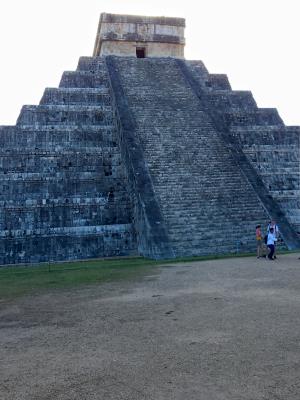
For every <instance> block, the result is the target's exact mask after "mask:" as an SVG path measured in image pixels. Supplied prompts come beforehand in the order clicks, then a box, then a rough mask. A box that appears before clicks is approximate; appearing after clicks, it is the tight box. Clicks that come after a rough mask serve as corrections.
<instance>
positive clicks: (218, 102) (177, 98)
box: [0, 14, 300, 265]
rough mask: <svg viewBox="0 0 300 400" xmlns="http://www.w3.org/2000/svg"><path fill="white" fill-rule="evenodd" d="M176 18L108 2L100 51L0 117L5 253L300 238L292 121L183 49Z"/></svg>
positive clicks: (168, 249) (299, 244)
mask: <svg viewBox="0 0 300 400" xmlns="http://www.w3.org/2000/svg"><path fill="white" fill-rule="evenodd" d="M184 27H185V21H184V19H182V18H167V17H143V16H128V15H115V14H102V15H101V17H100V22H99V27H98V31H97V35H96V41H95V46H94V53H93V56H91V57H81V58H80V59H79V62H78V66H77V69H76V70H75V71H66V72H64V73H63V75H62V78H61V81H60V84H59V87H58V88H46V89H45V92H44V94H43V95H42V98H41V101H40V104H39V105H25V106H23V108H22V110H21V112H20V115H19V118H18V120H17V123H16V125H15V126H1V127H0V143H1V150H0V160H1V161H0V187H1V191H0V264H2V265H5V264H17V263H29V262H30V263H31V262H42V261H58V260H76V259H87V258H97V257H110V256H122V255H138V254H139V255H143V256H145V257H150V258H155V259H168V258H174V257H185V256H196V255H206V254H224V253H235V252H236V251H245V252H248V251H254V250H255V247H256V242H255V226H256V225H257V224H259V223H260V224H262V225H263V226H264V225H265V224H266V223H267V222H268V221H269V220H270V219H275V220H276V221H277V223H278V225H279V227H280V231H281V237H282V239H283V244H282V245H283V246H285V247H287V248H289V249H296V248H300V241H299V234H298V233H299V232H300V201H299V194H300V187H299V182H300V180H299V175H300V171H299V161H300V146H299V144H300V143H299V137H300V127H294V126H292V127H290V126H286V125H285V124H284V122H283V121H282V119H281V117H280V116H279V114H278V112H277V110H276V109H267V108H258V107H257V105H256V102H255V100H254V98H253V96H252V94H251V92H250V91H236V90H232V89H231V86H230V83H229V81H228V78H227V76H226V75H223V74H212V73H209V71H208V70H207V69H206V67H205V65H204V63H203V62H202V61H195V60H193V61H190V60H186V59H185V58H184V44H185V39H184Z"/></svg>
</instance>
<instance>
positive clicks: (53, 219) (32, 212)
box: [0, 199, 132, 234]
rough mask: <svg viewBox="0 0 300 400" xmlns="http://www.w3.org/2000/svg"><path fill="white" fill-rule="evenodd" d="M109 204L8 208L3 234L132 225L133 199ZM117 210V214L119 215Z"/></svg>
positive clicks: (0, 218) (0, 220) (0, 219)
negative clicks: (6, 232)
mask: <svg viewBox="0 0 300 400" xmlns="http://www.w3.org/2000/svg"><path fill="white" fill-rule="evenodd" d="M118 200H119V202H118V204H116V202H111V201H108V202H107V204H105V205H94V206H92V205H90V204H86V205H74V204H72V205H70V204H63V205H57V204H56V205H55V207H53V206H49V205H42V206H39V207H36V208H33V207H22V208H21V207H20V208H16V207H14V208H13V207H5V208H3V209H2V210H1V214H0V231H11V230H18V231H19V230H26V231H28V230H30V231H33V234H34V231H35V230H37V229H49V228H51V229H52V228H55V227H82V226H92V225H109V224H127V223H131V220H132V215H131V204H130V202H129V199H124V200H122V199H118ZM116 207H117V211H116Z"/></svg>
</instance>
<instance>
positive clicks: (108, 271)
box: [0, 258, 156, 300]
mask: <svg viewBox="0 0 300 400" xmlns="http://www.w3.org/2000/svg"><path fill="white" fill-rule="evenodd" d="M155 264H156V262H155V261H152V260H147V259H143V258H129V259H109V260H91V261H82V262H72V263H57V264H51V265H48V264H40V265H37V266H28V267H27V266H19V267H4V268H1V269H0V300H4V299H9V298H14V297H18V296H22V295H26V294H32V293H37V292H41V291H42V290H47V289H59V288H71V287H77V286H79V285H92V284H99V283H101V282H109V281H118V280H122V279H127V280H128V279H134V278H137V277H139V276H143V275H145V274H146V273H148V272H150V271H151V269H152V268H153V266H154V265H155ZM49 267H50V268H49Z"/></svg>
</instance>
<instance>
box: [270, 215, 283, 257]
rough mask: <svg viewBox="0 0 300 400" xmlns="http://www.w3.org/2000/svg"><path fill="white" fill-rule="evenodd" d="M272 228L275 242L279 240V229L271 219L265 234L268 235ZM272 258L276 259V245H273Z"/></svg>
mask: <svg viewBox="0 0 300 400" xmlns="http://www.w3.org/2000/svg"><path fill="white" fill-rule="evenodd" d="M271 228H273V233H274V235H275V237H276V240H278V238H279V234H280V232H279V228H278V225H277V224H276V221H275V220H274V219H273V220H272V221H270V222H269V225H268V228H267V234H269V233H270V229H271ZM273 258H276V245H275V243H274V254H273Z"/></svg>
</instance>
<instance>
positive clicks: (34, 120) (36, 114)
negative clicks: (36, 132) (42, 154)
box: [17, 105, 114, 127]
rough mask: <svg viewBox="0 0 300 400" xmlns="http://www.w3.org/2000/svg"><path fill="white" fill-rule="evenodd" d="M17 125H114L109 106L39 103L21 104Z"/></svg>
mask: <svg viewBox="0 0 300 400" xmlns="http://www.w3.org/2000/svg"><path fill="white" fill-rule="evenodd" d="M17 125H53V126H55V125H66V126H70V127H72V126H74V125H76V126H77V125H79V126H80V125H97V126H99V125H100V126H101V125H102V126H103V125H105V126H107V125H112V126H113V125H114V116H113V111H112V108H111V107H110V106H107V107H105V108H104V107H98V106H82V105H80V106H75V105H70V106H68V105H39V106H32V105H27V106H23V107H22V110H21V113H20V116H19V118H18V120H17Z"/></svg>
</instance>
